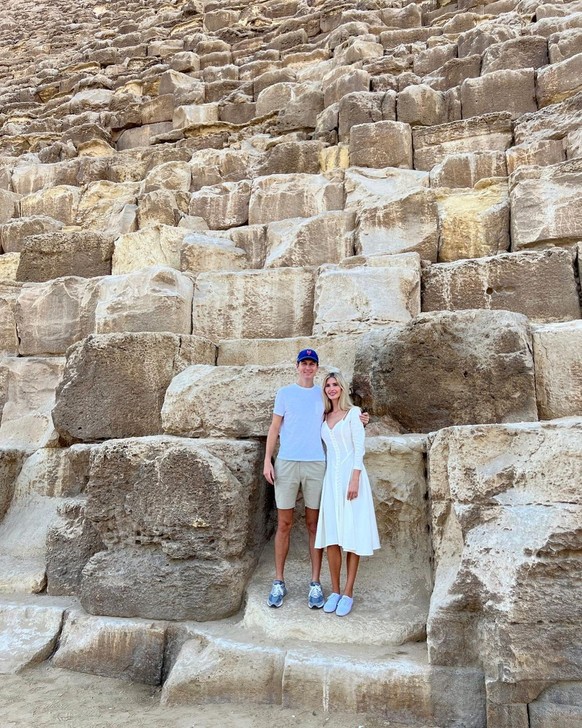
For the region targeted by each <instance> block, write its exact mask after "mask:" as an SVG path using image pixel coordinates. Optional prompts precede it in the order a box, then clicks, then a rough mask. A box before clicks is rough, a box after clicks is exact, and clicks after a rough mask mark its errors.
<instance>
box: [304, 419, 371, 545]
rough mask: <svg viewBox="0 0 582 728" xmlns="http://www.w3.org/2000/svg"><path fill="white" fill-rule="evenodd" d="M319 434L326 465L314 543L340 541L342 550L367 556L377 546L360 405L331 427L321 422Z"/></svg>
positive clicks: (325, 543) (338, 542) (327, 543)
mask: <svg viewBox="0 0 582 728" xmlns="http://www.w3.org/2000/svg"><path fill="white" fill-rule="evenodd" d="M321 437H322V439H323V441H324V443H325V446H326V450H327V465H326V469H325V478H324V480H323V490H322V493H321V506H320V510H319V519H318V522H317V534H316V536H315V547H316V548H318V549H321V548H325V547H326V546H332V545H333V544H339V545H340V546H341V547H342V548H343V549H344V551H353V552H354V553H355V554H358V555H359V556H370V555H371V554H373V552H374V550H375V549H379V548H380V539H379V537H378V527H377V525H376V514H375V513H374V502H373V500H372V489H371V488H370V481H369V480H368V475H367V473H366V469H365V468H364V464H363V458H364V439H365V435H364V426H363V425H362V423H361V422H360V409H359V407H352V408H351V409H350V410H348V413H347V414H346V416H345V417H344V418H343V420H340V421H339V422H337V423H336V425H335V426H334V427H333V428H332V429H330V428H329V426H328V424H327V422H324V423H323V425H322V426H321ZM354 469H356V470H361V474H360V488H359V490H358V497H357V498H354V499H353V500H348V499H347V497H346V496H347V492H348V485H349V482H350V478H351V476H352V471H353V470H354Z"/></svg>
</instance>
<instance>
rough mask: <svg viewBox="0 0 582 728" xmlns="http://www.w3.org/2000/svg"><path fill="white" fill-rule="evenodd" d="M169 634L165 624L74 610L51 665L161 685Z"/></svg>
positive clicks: (66, 621) (66, 622)
mask: <svg viewBox="0 0 582 728" xmlns="http://www.w3.org/2000/svg"><path fill="white" fill-rule="evenodd" d="M165 634H166V627H165V625H164V624H163V623H156V622H146V621H145V620H137V619H132V620H130V619H119V618H118V619H116V618H115V617H94V616H91V615H88V614H85V613H84V612H82V611H81V610H77V609H73V610H71V611H69V612H68V613H67V615H66V618H65V623H64V625H63V631H62V635H61V639H60V641H59V648H58V650H57V651H56V653H55V655H54V656H53V658H52V660H51V662H52V664H53V665H54V666H55V667H60V668H63V669H65V670H76V671H78V672H88V673H91V674H92V675H104V676H105V677H114V678H124V679H126V680H131V681H133V682H140V683H146V684H147V685H159V684H160V682H161V680H162V663H163V658H164V641H165Z"/></svg>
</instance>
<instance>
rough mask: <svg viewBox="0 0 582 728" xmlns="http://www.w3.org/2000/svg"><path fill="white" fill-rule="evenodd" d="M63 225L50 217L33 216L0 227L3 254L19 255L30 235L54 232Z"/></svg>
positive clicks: (0, 242)
mask: <svg viewBox="0 0 582 728" xmlns="http://www.w3.org/2000/svg"><path fill="white" fill-rule="evenodd" d="M62 227H63V223H62V222H60V221H59V220H55V219H53V218H52V217H46V216H43V215H33V216H31V217H24V218H19V219H16V220H11V221H10V222H7V223H5V224H4V225H0V244H1V245H2V250H3V252H5V253H20V252H21V251H22V249H23V248H24V245H25V243H26V241H27V240H28V238H29V236H31V235H39V234H40V233H47V232H55V231H56V230H60V228H62Z"/></svg>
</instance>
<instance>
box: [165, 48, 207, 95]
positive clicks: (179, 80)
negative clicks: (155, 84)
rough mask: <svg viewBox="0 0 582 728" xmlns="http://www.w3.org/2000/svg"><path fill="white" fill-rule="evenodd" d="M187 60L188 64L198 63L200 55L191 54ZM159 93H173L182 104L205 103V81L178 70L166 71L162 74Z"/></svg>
mask: <svg viewBox="0 0 582 728" xmlns="http://www.w3.org/2000/svg"><path fill="white" fill-rule="evenodd" d="M185 60H186V62H187V63H188V64H192V63H194V65H197V61H198V57H197V56H196V55H195V54H190V55H189V56H188V57H187V59H185ZM193 70H197V69H193ZM159 93H160V94H161V95H165V94H173V95H174V97H175V98H176V99H177V100H178V101H179V102H180V103H181V104H203V103H204V83H203V82H202V81H200V80H199V79H197V78H193V77H192V76H190V75H188V74H187V73H181V72H179V71H177V70H169V71H164V73H162V74H161V76H160V86H159Z"/></svg>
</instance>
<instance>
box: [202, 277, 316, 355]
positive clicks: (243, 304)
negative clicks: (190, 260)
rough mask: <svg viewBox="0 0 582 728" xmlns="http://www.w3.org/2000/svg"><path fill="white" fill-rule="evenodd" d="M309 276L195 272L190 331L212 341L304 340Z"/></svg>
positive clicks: (310, 311) (308, 322)
mask: <svg viewBox="0 0 582 728" xmlns="http://www.w3.org/2000/svg"><path fill="white" fill-rule="evenodd" d="M313 278H314V276H313V273H312V272H311V271H309V270H302V269H300V268H275V269H272V270H261V271H254V270H250V271H241V272H240V273H200V275H199V276H198V277H197V279H196V289H195V292H194V306H193V332H194V333H195V334H196V335H198V336H205V337H207V338H209V339H211V340H212V341H218V340H220V339H245V338H275V339H276V338H284V337H287V336H306V335H308V334H310V333H311V329H312V325H313V289H314V280H313ZM241 311H245V316H241V315H240V312H241Z"/></svg>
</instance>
